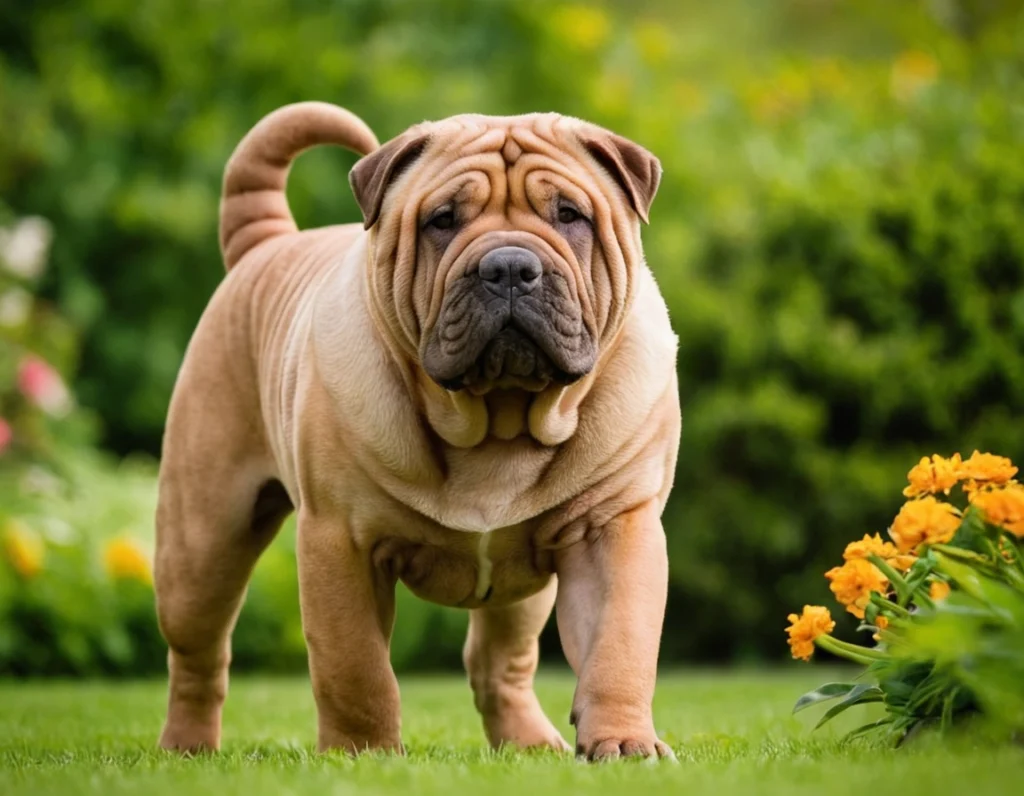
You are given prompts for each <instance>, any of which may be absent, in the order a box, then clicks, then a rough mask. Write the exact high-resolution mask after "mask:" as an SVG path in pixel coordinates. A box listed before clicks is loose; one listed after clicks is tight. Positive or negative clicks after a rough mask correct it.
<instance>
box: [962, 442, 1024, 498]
mask: <svg viewBox="0 0 1024 796" xmlns="http://www.w3.org/2000/svg"><path fill="white" fill-rule="evenodd" d="M1016 474H1017V468H1016V467H1015V466H1014V464H1013V462H1011V461H1010V460H1009V459H1007V458H1006V457H1005V456H996V455H994V454H991V453H978V451H975V452H974V453H972V454H971V458H970V459H968V460H967V461H965V462H964V463H963V464H962V465H961V467H960V477H961V478H962V479H964V481H965V483H964V489H965V490H967V491H968V492H970V491H972V490H974V489H976V488H977V487H978V486H980V485H985V484H991V485H996V486H1001V485H1003V484H1008V483H1009V482H1010V481H1011V480H1012V479H1013V477H1014V476H1015V475H1016Z"/></svg>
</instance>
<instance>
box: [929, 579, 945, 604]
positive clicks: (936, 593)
mask: <svg viewBox="0 0 1024 796" xmlns="http://www.w3.org/2000/svg"><path fill="white" fill-rule="evenodd" d="M950 591H951V589H950V588H949V584H948V583H946V581H944V580H933V581H932V585H931V586H929V587H928V596H929V597H931V598H932V599H933V600H934V601H935V602H939V601H940V600H945V599H946V598H947V597H948V596H949V592H950Z"/></svg>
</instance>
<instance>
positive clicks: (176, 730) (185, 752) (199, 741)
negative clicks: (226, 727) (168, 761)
mask: <svg viewBox="0 0 1024 796" xmlns="http://www.w3.org/2000/svg"><path fill="white" fill-rule="evenodd" d="M160 748H161V749H166V750H167V751H169V752H177V753H179V754H181V755H182V756H184V757H194V756H196V755H202V754H210V753H213V752H216V751H217V750H219V749H220V732H219V730H218V728H216V727H207V726H202V725H197V724H189V725H172V724H168V725H167V726H165V727H164V731H163V732H162V733H161V734H160Z"/></svg>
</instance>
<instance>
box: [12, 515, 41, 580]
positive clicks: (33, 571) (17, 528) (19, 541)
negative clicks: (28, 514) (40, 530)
mask: <svg viewBox="0 0 1024 796" xmlns="http://www.w3.org/2000/svg"><path fill="white" fill-rule="evenodd" d="M4 553H5V554H6V556H7V560H8V561H10V562H11V566H12V567H14V571H15V572H17V573H18V574H19V575H21V576H22V577H23V578H31V577H33V576H35V575H38V574H39V572H40V571H41V570H42V568H43V562H44V561H45V560H46V545H44V544H43V540H42V539H41V538H40V537H39V535H38V534H37V533H36V532H35V531H33V530H32V529H31V528H29V527H28V526H27V525H26V524H25V523H23V522H21V521H19V520H11V521H10V522H8V523H7V528H6V529H5V531H4Z"/></svg>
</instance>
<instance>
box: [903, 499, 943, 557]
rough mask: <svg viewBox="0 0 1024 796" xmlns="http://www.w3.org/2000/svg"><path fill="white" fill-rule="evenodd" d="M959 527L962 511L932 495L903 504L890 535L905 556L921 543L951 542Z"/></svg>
mask: <svg viewBox="0 0 1024 796" xmlns="http://www.w3.org/2000/svg"><path fill="white" fill-rule="evenodd" d="M959 527H960V512H959V510H957V508H956V507H955V506H951V505H950V504H949V503H943V502H942V501H940V500H936V499H935V498H933V497H932V496H930V495H929V496H928V497H923V498H919V499H918V500H908V501H907V502H906V503H904V504H903V508H901V509H900V513H899V514H897V515H896V519H894V520H893V521H892V527H891V528H890V529H889V536H891V537H892V539H893V541H894V542H896V546H897V547H898V548H899V549H900V552H901V553H909V552H910V551H912V550H916V549H917V547H918V545H921V544H940V543H944V542H948V541H949V540H950V539H952V538H953V535H954V534H955V533H956V529H957V528H959Z"/></svg>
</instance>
